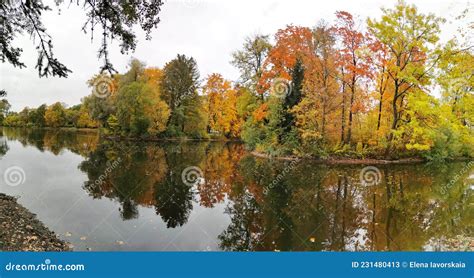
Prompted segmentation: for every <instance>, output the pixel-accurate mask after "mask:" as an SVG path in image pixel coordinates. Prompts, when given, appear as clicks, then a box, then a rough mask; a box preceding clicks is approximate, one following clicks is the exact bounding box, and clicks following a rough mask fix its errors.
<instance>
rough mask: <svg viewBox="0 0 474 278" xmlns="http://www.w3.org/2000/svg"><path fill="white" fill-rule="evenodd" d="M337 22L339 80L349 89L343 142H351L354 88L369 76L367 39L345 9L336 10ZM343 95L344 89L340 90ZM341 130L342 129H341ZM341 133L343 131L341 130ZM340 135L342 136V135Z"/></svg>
mask: <svg viewBox="0 0 474 278" xmlns="http://www.w3.org/2000/svg"><path fill="white" fill-rule="evenodd" d="M336 17H337V23H336V25H335V27H334V29H335V32H336V35H337V38H338V39H339V44H340V48H339V49H338V53H339V55H338V63H339V65H340V69H341V71H342V73H341V75H342V78H341V81H342V82H343V83H344V88H346V87H347V88H348V89H349V90H350V95H349V103H348V104H349V105H348V107H347V110H348V112H349V116H348V125H347V137H346V138H345V140H344V143H345V144H350V143H351V138H352V126H353V115H354V113H355V112H357V110H356V107H355V102H356V90H357V88H358V86H359V83H360V81H361V79H363V78H368V77H371V73H370V64H371V60H370V59H369V58H368V57H369V55H370V53H369V52H368V50H369V49H368V41H367V36H365V35H364V34H363V33H362V32H361V31H360V30H358V28H357V26H356V22H355V20H354V17H353V16H352V15H351V14H350V13H348V12H345V11H339V12H336ZM342 93H343V94H344V96H345V90H343V91H342ZM345 105H346V102H345V97H344V99H343V101H342V107H343V112H342V113H343V115H342V121H343V123H342V126H343V128H344V126H345V110H346V109H345V107H346V106H345ZM342 130H343V129H342ZM341 133H343V131H341ZM341 137H344V135H342V136H341Z"/></svg>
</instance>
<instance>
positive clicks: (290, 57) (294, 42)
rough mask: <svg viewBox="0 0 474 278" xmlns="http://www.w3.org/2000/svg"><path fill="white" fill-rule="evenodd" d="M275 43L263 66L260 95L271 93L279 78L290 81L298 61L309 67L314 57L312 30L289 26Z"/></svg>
mask: <svg viewBox="0 0 474 278" xmlns="http://www.w3.org/2000/svg"><path fill="white" fill-rule="evenodd" d="M275 41H276V43H275V45H274V46H273V47H272V48H271V50H270V51H269V53H268V57H267V59H266V60H265V62H264V65H263V67H264V72H263V73H262V75H261V78H260V80H259V84H258V89H259V93H260V94H265V93H267V94H268V93H270V91H271V87H272V85H273V84H274V81H275V79H277V78H281V79H283V80H288V81H290V79H291V71H292V69H293V68H294V66H295V64H296V61H297V59H301V61H302V62H303V65H307V63H309V62H310V59H309V58H310V57H311V56H312V50H313V33H312V32H311V29H310V28H307V27H301V26H293V25H288V26H287V27H286V28H285V29H280V30H278V31H277V33H276V34H275Z"/></svg>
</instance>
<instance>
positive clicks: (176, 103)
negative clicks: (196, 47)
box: [161, 55, 206, 136]
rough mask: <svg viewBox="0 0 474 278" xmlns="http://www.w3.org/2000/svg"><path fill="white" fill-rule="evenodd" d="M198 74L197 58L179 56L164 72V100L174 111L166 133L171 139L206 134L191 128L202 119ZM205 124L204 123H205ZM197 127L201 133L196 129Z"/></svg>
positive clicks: (168, 64) (194, 127)
mask: <svg viewBox="0 0 474 278" xmlns="http://www.w3.org/2000/svg"><path fill="white" fill-rule="evenodd" d="M198 79H199V71H198V68H197V64H196V61H195V60H194V58H192V57H190V58H187V57H186V56H185V55H178V56H177V57H176V58H175V59H173V60H171V61H170V62H168V63H167V64H166V65H165V67H164V69H163V77H162V80H161V89H162V97H163V99H164V100H165V101H166V103H167V104H168V106H169V107H170V109H171V116H170V119H169V121H168V125H167V132H168V134H169V135H171V136H180V135H186V134H187V135H190V134H189V133H192V134H194V135H196V134H197V133H199V134H203V133H205V128H206V125H204V130H200V128H201V127H200V126H201V125H198V126H190V123H191V122H193V123H195V122H196V120H197V119H199V118H202V111H200V109H201V107H202V103H201V100H200V98H199V96H198V94H197V89H198V86H199V84H198ZM203 122H205V120H204V121H203ZM197 128H198V129H199V130H197Z"/></svg>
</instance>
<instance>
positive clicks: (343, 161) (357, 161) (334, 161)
mask: <svg viewBox="0 0 474 278" xmlns="http://www.w3.org/2000/svg"><path fill="white" fill-rule="evenodd" d="M251 154H252V155H253V156H255V157H259V158H265V159H275V160H283V161H294V160H300V159H305V160H310V161H311V162H314V163H319V164H328V165H389V164H418V163H425V162H428V161H427V160H426V159H423V158H420V157H412V158H401V159H395V160H387V159H374V158H340V157H330V158H326V159H322V158H315V157H310V156H308V157H297V156H271V155H268V154H264V153H260V152H256V151H253V152H251ZM470 160H472V159H470V158H466V157H459V158H452V159H449V161H470Z"/></svg>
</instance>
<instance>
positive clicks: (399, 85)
mask: <svg viewBox="0 0 474 278" xmlns="http://www.w3.org/2000/svg"><path fill="white" fill-rule="evenodd" d="M382 11H383V15H382V18H381V19H380V20H375V19H369V20H368V21H367V23H368V27H369V30H370V32H371V33H372V34H373V35H374V36H375V37H376V38H377V39H378V40H379V41H380V42H381V43H383V44H384V45H385V46H386V47H387V49H388V50H389V55H390V56H389V60H388V64H389V65H388V69H387V73H388V75H389V78H390V80H391V81H390V82H391V83H392V85H393V96H392V100H391V105H392V124H391V132H390V134H389V136H388V141H389V143H388V146H387V152H386V154H388V153H389V152H390V148H391V145H392V140H393V139H394V136H395V134H396V132H397V130H398V128H399V124H400V118H401V116H402V114H403V112H404V111H403V109H404V106H405V104H406V101H407V99H406V96H407V94H409V93H410V92H413V91H414V90H420V89H422V88H423V86H425V85H427V84H429V82H430V79H429V75H430V74H431V73H432V70H433V68H434V67H435V66H436V64H437V63H438V61H439V58H440V55H439V52H438V49H437V45H436V44H437V42H438V41H439V33H440V27H439V24H440V23H442V22H443V21H444V20H443V19H441V18H438V17H436V16H435V15H433V14H428V15H424V14H420V13H419V12H418V10H417V8H416V7H415V6H414V5H408V4H406V3H405V2H403V1H399V2H398V3H397V4H396V6H395V8H393V9H386V8H384V9H382Z"/></svg>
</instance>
